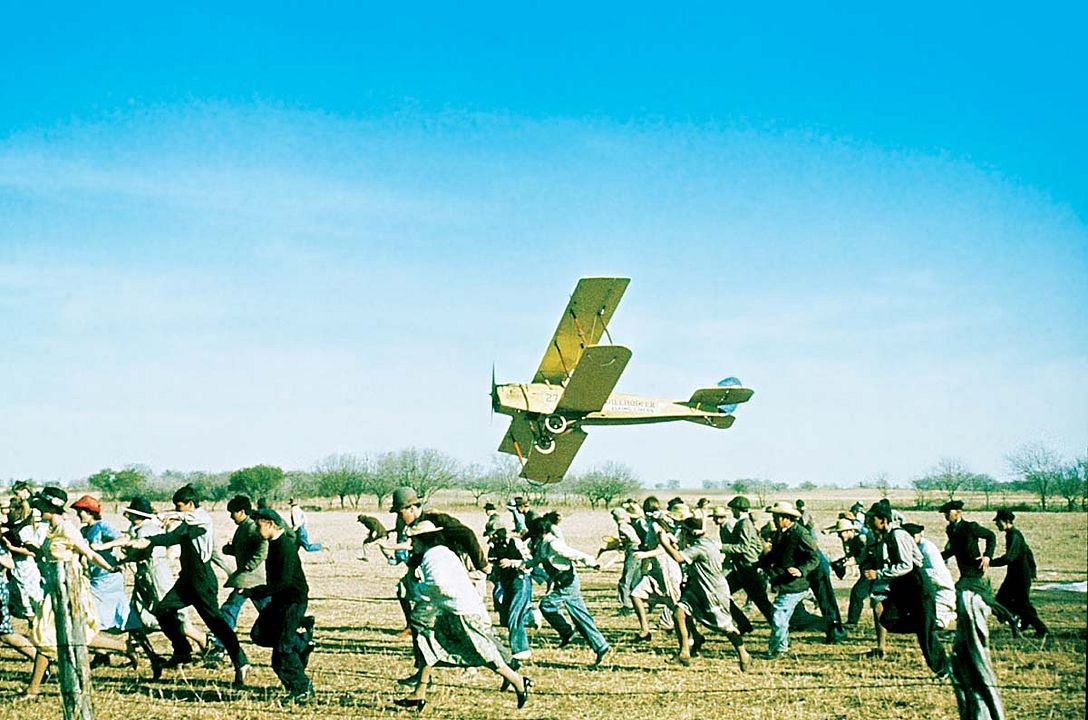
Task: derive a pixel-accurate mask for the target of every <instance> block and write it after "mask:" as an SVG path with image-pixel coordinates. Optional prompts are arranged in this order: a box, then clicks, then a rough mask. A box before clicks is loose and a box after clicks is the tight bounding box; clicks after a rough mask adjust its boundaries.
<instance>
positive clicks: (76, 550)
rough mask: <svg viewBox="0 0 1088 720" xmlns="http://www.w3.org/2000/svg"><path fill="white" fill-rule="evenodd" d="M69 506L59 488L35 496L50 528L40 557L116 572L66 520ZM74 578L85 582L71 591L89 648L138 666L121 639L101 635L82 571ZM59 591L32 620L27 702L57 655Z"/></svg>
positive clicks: (40, 605)
mask: <svg viewBox="0 0 1088 720" xmlns="http://www.w3.org/2000/svg"><path fill="white" fill-rule="evenodd" d="M67 502H68V494H67V493H66V492H64V491H63V490H61V489H60V488H58V487H46V488H43V489H42V490H41V492H39V493H37V494H35V495H34V496H33V497H32V498H31V500H30V505H31V507H32V508H34V509H35V510H37V511H38V512H40V513H41V515H42V520H43V521H44V522H45V523H46V525H47V530H46V535H45V541H44V542H43V543H42V546H41V549H40V550H39V553H38V557H39V559H40V560H41V561H44V562H61V563H71V564H75V565H77V566H78V565H79V561H80V558H86V559H87V561H88V562H90V563H92V564H94V565H95V566H97V567H99V568H102V569H103V570H108V571H112V570H113V567H112V566H111V565H110V564H109V563H107V562H106V561H105V560H104V559H103V558H102V556H101V555H99V554H98V553H96V552H95V551H94V550H92V549H91V548H90V546H89V545H88V544H87V541H86V540H84V539H83V536H82V535H80V533H79V530H77V529H76V527H75V525H73V524H72V523H71V522H69V521H68V520H67V518H66V517H65V513H64V511H65V505H66V504H67ZM71 576H72V577H77V578H80V579H81V582H79V583H78V584H77V585H75V586H74V587H72V588H71V590H72V592H73V593H75V594H76V598H75V602H77V603H79V604H80V605H81V606H82V608H83V616H84V619H85V622H86V625H85V626H84V628H83V630H84V636H85V637H86V639H87V646H88V647H92V648H96V649H100V650H107V651H111V652H115V653H119V654H122V655H125V656H127V658H128V660H129V662H130V663H131V664H135V662H136V658H135V656H133V655H131V654H129V653H128V651H127V649H126V647H125V642H124V641H123V640H121V639H120V638H117V637H113V636H110V635H103V634H101V633H99V632H98V615H97V612H96V610H95V607H94V603H93V601H92V600H91V593H90V587H89V584H88V582H87V580H86V576H85V575H84V574H83V572H82V569H81V568H78V567H77V569H76V572H74V573H71ZM55 592H56V588H53V587H49V586H48V583H47V587H46V592H45V594H44V595H43V596H42V600H41V602H39V603H37V606H36V607H35V608H34V615H33V617H31V619H30V640H31V642H33V643H34V646H35V647H36V648H37V649H38V652H37V655H36V656H35V658H34V670H33V672H32V673H31V676H30V684H29V685H28V686H27V688H26V690H25V691H24V693H23V698H24V699H33V698H36V697H37V696H38V693H39V692H40V691H41V685H42V679H43V678H44V677H45V670H46V668H47V667H48V666H49V659H50V657H51V656H56V654H57V629H56V619H55V616H54V613H53V595H54V593H55Z"/></svg>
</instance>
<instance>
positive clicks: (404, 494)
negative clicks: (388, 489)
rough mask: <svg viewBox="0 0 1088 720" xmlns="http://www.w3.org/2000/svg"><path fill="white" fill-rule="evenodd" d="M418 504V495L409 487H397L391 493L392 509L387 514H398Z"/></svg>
mask: <svg viewBox="0 0 1088 720" xmlns="http://www.w3.org/2000/svg"><path fill="white" fill-rule="evenodd" d="M418 504H419V495H417V494H416V491H415V490H413V489H412V488H410V487H399V488H397V489H396V490H394V491H393V507H392V508H390V509H389V512H399V511H401V510H403V509H404V508H406V507H410V506H412V505H418Z"/></svg>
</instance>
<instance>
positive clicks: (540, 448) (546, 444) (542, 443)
mask: <svg viewBox="0 0 1088 720" xmlns="http://www.w3.org/2000/svg"><path fill="white" fill-rule="evenodd" d="M536 451H537V452H538V453H540V454H541V455H551V454H552V453H553V452H555V438H553V437H551V436H550V435H549V436H545V437H542V438H540V439H538V440H537V441H536Z"/></svg>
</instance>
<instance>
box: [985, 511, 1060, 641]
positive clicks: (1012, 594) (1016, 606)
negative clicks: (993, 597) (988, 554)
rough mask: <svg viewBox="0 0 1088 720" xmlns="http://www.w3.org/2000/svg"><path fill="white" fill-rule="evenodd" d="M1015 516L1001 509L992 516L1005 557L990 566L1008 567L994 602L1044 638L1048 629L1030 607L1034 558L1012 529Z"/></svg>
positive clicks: (1024, 541)
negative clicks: (1003, 544)
mask: <svg viewBox="0 0 1088 720" xmlns="http://www.w3.org/2000/svg"><path fill="white" fill-rule="evenodd" d="M1014 522H1016V515H1015V514H1013V512H1012V510H1005V509H1001V510H998V511H997V515H996V516H994V524H995V525H997V529H998V530H1000V531H1002V532H1003V533H1005V554H1004V555H1002V556H1001V557H999V558H994V560H993V562H991V563H990V565H991V567H1001V566H1005V567H1008V568H1009V570H1008V572H1007V573H1006V574H1005V581H1004V582H1003V583H1001V587H1000V588H998V590H997V601H998V602H999V603H1001V604H1002V605H1003V606H1004V607H1006V608H1008V609H1009V610H1010V611H1011V612H1013V613H1014V614H1016V615H1019V616H1020V620H1021V622H1022V623H1023V625H1024V626H1025V627H1026V626H1029V625H1030V626H1031V627H1032V628H1034V629H1035V637H1038V638H1042V637H1046V634H1047V627H1046V625H1045V624H1044V623H1043V621H1042V620H1040V619H1039V613H1038V612H1036V610H1035V606H1034V605H1032V604H1031V581H1032V580H1034V579H1035V556H1034V555H1033V554H1032V552H1031V548H1030V547H1028V543H1027V541H1026V540H1024V534H1023V533H1022V532H1020V530H1019V529H1017V528H1015V527H1013V523H1014Z"/></svg>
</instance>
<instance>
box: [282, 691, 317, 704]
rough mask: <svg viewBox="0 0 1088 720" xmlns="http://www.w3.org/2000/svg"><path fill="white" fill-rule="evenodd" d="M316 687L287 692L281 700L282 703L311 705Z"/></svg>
mask: <svg viewBox="0 0 1088 720" xmlns="http://www.w3.org/2000/svg"><path fill="white" fill-rule="evenodd" d="M314 698H315V695H314V689H313V688H309V689H308V690H303V691H302V692H297V693H287V694H286V695H284V696H283V698H282V699H281V700H280V704H281V705H309V704H310V703H311V702H313V701H314Z"/></svg>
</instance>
